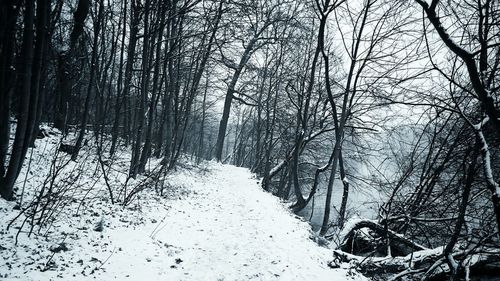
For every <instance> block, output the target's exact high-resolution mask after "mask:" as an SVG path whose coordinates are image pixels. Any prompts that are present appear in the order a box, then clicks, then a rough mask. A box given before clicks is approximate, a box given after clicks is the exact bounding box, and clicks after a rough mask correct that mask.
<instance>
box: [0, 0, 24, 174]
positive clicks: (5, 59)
mask: <svg viewBox="0 0 500 281" xmlns="http://www.w3.org/2000/svg"><path fill="white" fill-rule="evenodd" d="M17 2H18V1H15V0H6V1H1V3H0V15H1V18H2V21H3V24H2V25H0V179H1V178H2V177H3V176H4V175H5V171H6V166H5V165H6V163H5V161H6V160H7V153H8V149H9V138H10V96H11V91H12V87H13V85H14V83H12V81H14V80H15V79H13V78H14V76H15V73H14V69H13V67H12V65H13V60H14V43H15V40H14V38H15V34H16V28H15V27H16V21H17V16H18V13H19V7H20V5H19V4H18V3H17Z"/></svg>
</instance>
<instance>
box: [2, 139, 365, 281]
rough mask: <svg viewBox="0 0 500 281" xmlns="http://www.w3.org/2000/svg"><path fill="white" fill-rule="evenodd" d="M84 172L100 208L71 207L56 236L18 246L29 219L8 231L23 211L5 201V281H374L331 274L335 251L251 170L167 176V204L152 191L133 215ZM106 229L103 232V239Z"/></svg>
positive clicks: (36, 165)
mask: <svg viewBox="0 0 500 281" xmlns="http://www.w3.org/2000/svg"><path fill="white" fill-rule="evenodd" d="M56 140H57V137H48V138H45V139H43V140H41V143H42V145H38V147H37V148H36V149H35V150H34V153H33V154H34V155H35V156H34V159H33V161H32V163H31V170H32V171H35V172H34V173H28V174H29V176H28V177H27V179H28V181H27V184H26V190H27V194H30V193H29V192H28V191H29V190H32V192H31V195H26V198H33V194H35V193H34V189H35V188H36V187H35V186H36V184H37V183H40V182H43V180H44V179H45V177H46V174H44V173H46V172H47V171H48V170H49V167H50V165H48V163H50V161H51V157H46V156H45V157H44V156H43V155H44V153H42V152H43V151H45V152H47V151H51V150H52V149H53V148H54V147H55V146H56V145H57V141H56ZM29 153H30V152H28V154H29ZM82 154H83V153H82ZM127 157H129V155H125V156H124V158H123V159H126V158H127ZM123 159H122V160H123ZM26 162H27V161H26ZM116 162H117V163H118V164H116V165H115V166H113V169H110V174H108V177H110V178H111V181H112V182H113V183H119V182H122V183H123V181H125V179H124V178H125V177H124V176H123V175H122V173H123V171H126V166H125V165H124V164H123V163H125V161H122V162H120V161H116ZM157 162H159V161H156V162H153V163H152V164H151V165H152V166H153V167H154V165H156V164H157ZM120 163H121V164H120ZM76 165H77V163H70V164H68V165H67V167H70V166H71V167H72V168H74V166H76ZM84 165H87V166H86V169H84V170H83V171H84V172H83V173H81V175H80V176H81V178H79V179H78V182H79V183H81V185H80V186H81V187H82V192H84V193H90V194H91V195H87V196H89V198H93V200H88V202H87V203H86V204H85V205H84V206H83V207H81V208H79V207H80V203H81V202H80V201H78V200H75V202H72V203H68V204H69V205H68V206H67V207H66V208H65V209H64V211H63V212H61V214H60V215H59V216H58V219H57V221H55V222H53V223H51V224H50V226H51V227H50V228H43V229H42V231H41V232H40V234H36V232H35V233H34V235H32V236H31V237H28V236H27V235H26V232H25V231H23V232H22V233H21V234H20V235H19V237H18V238H19V243H18V245H17V246H15V245H14V242H15V236H16V233H17V228H16V227H18V226H19V225H20V223H21V222H22V219H20V220H18V221H16V223H15V224H14V225H13V227H11V228H10V229H9V230H6V225H7V223H8V222H10V221H11V220H12V218H13V217H14V216H16V215H17V214H18V212H19V211H15V210H13V207H14V205H15V203H14V202H5V201H4V200H0V234H1V236H2V239H1V240H0V279H2V277H3V279H2V280H336V281H343V280H366V279H365V278H364V277H363V276H361V275H359V274H356V273H354V272H353V271H352V270H350V269H348V268H346V267H347V266H345V265H344V266H342V267H341V268H338V269H332V268H330V267H329V266H328V262H329V261H331V260H332V259H333V255H332V251H331V250H330V249H327V248H324V247H320V246H318V245H317V244H316V243H315V242H313V241H312V240H311V236H312V232H311V227H310V225H309V224H308V223H307V222H304V221H302V220H301V219H298V217H296V216H294V215H293V214H292V213H291V212H290V211H289V210H288V209H287V208H286V206H285V204H284V203H283V202H280V201H279V199H277V198H276V197H274V196H272V195H271V194H269V193H266V192H264V191H262V189H261V187H260V185H259V182H258V180H257V179H256V178H255V177H254V175H252V174H251V173H250V172H249V171H248V170H247V169H244V168H237V167H234V166H229V165H221V164H217V163H214V162H208V163H205V164H202V167H200V166H195V165H192V164H189V163H184V164H183V165H182V167H180V168H179V169H178V170H177V171H176V172H172V173H171V174H169V175H168V176H167V178H166V182H167V183H168V186H169V187H170V188H169V190H166V192H165V194H166V195H164V196H159V195H156V194H155V193H154V190H153V189H152V188H151V189H147V190H145V191H144V192H143V193H141V194H140V195H139V196H138V197H137V198H136V200H135V201H133V203H132V204H130V205H129V206H127V207H123V206H121V205H119V204H115V205H111V204H110V203H109V201H106V200H105V198H106V195H107V189H106V186H105V185H104V183H103V180H102V176H100V178H99V180H97V182H96V183H94V184H93V185H92V189H88V190H87V189H85V188H84V187H85V184H90V180H91V179H92V177H94V178H95V177H99V173H98V172H99V171H100V170H99V168H98V167H97V165H98V163H96V162H95V161H92V160H91V159H88V161H85V164H84ZM92 165H94V166H92ZM68 169H69V168H68ZM120 169H121V171H120ZM112 171H115V172H112ZM62 174H65V172H64V171H63V172H62ZM68 175H69V173H68ZM24 177H26V174H25V172H23V174H21V176H20V179H24ZM65 180H67V179H66V178H65ZM140 180H141V179H140V178H138V179H137V181H140ZM115 188H116V186H115ZM25 201H28V200H25ZM77 213H78V215H76V214H77ZM21 218H23V216H21ZM96 225H102V228H103V229H102V232H99V231H95V230H94V229H95V228H96ZM28 228H29V227H28ZM35 229H37V228H35ZM24 230H26V227H25V229H24ZM45 234H46V235H45ZM59 245H61V246H64V247H67V249H64V247H58V246H59ZM51 248H52V250H55V249H56V248H61V249H62V250H61V251H59V252H57V253H56V252H51V250H50V249H51Z"/></svg>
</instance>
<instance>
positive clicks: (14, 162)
mask: <svg viewBox="0 0 500 281" xmlns="http://www.w3.org/2000/svg"><path fill="white" fill-rule="evenodd" d="M34 19H35V3H34V2H33V1H26V3H25V11H24V20H23V23H24V30H23V44H22V47H21V54H20V56H19V66H18V68H19V72H18V75H17V81H16V89H15V93H16V95H17V96H18V97H20V102H19V116H18V120H17V127H16V135H15V138H14V143H13V145H12V153H11V157H10V161H9V166H8V169H7V172H6V174H5V176H4V177H2V179H1V181H0V194H1V195H2V197H3V198H5V199H7V200H12V199H13V195H14V194H13V191H14V189H13V188H14V183H15V181H16V179H17V176H18V175H19V172H20V168H21V166H22V164H23V161H24V156H25V153H26V150H27V149H26V148H25V145H26V144H27V143H28V144H29V140H30V133H29V132H28V129H29V128H30V127H31V126H30V124H29V123H28V122H29V121H30V118H29V115H30V98H31V76H32V68H33V53H34V50H33V41H34V30H33V24H34ZM32 122H34V120H32ZM23 153H24V154H23Z"/></svg>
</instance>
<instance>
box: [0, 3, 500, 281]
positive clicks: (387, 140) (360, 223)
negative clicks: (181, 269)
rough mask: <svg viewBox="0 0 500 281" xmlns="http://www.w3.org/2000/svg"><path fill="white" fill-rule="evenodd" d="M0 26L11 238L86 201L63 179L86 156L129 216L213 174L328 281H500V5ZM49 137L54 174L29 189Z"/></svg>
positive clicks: (252, 11)
mask: <svg viewBox="0 0 500 281" xmlns="http://www.w3.org/2000/svg"><path fill="white" fill-rule="evenodd" d="M0 19H1V21H2V22H1V24H0V194H1V197H2V198H3V199H0V200H4V201H8V202H12V204H13V206H14V207H13V208H10V209H8V210H7V211H6V212H7V213H11V212H19V215H16V216H15V219H14V220H16V221H17V222H22V225H21V226H20V227H18V229H17V230H16V231H18V232H25V231H27V232H29V234H30V235H31V233H32V232H37V231H36V229H38V228H40V229H42V228H43V227H44V226H46V225H48V224H50V223H51V222H52V221H53V220H56V219H57V216H58V214H59V213H60V211H61V210H62V209H64V208H66V207H67V206H68V205H67V202H70V201H72V200H73V201H75V202H76V201H78V202H80V203H82V202H86V201H85V200H88V201H90V200H93V199H91V198H88V197H78V198H76V197H73V198H72V197H71V196H72V195H71V194H73V191H74V190H76V189H79V188H80V187H79V185H78V184H77V183H78V179H77V178H64V177H63V176H62V175H61V173H60V172H61V171H62V170H63V169H66V167H69V166H67V165H73V166H78V165H79V164H82V165H81V166H79V167H80V168H81V169H84V168H82V167H83V163H85V161H86V159H87V158H89V157H92V158H93V159H95V162H93V163H94V164H93V165H94V166H92V168H91V169H95V170H96V173H97V171H98V173H99V175H100V176H99V177H102V180H103V181H102V186H103V187H104V189H105V190H106V193H105V196H104V197H105V200H106V201H105V202H106V204H108V205H113V206H115V205H116V206H122V207H123V208H125V207H126V206H130V205H131V204H135V203H134V201H135V200H138V198H139V197H140V196H141V194H144V193H156V194H160V195H161V194H163V192H164V191H165V190H168V189H172V188H175V187H172V186H171V185H169V182H168V179H167V178H168V175H169V174H171V173H174V172H175V171H177V170H179V169H184V168H185V166H186V165H187V164H185V163H187V162H189V163H192V165H194V166H199V165H203V163H207V162H217V163H222V164H229V165H234V166H237V167H244V168H247V169H248V170H249V171H251V172H252V173H253V174H254V175H255V177H256V178H258V179H259V184H260V187H261V188H262V190H264V191H265V192H267V193H269V194H272V195H273V196H275V197H277V198H279V199H280V200H281V201H282V202H284V203H285V204H287V206H288V208H289V210H290V212H292V213H293V214H296V215H297V216H298V217H300V218H301V219H302V220H305V221H307V222H308V223H309V224H310V225H311V228H312V230H311V232H312V233H313V234H314V235H313V236H314V240H315V241H316V242H317V243H318V244H320V245H329V246H328V247H329V249H331V255H332V260H331V262H330V266H331V267H333V268H339V267H340V266H341V264H349V265H350V267H352V269H353V270H356V271H357V272H360V273H361V274H363V275H364V276H366V277H367V278H371V279H373V280H500V236H499V230H500V185H499V184H500V180H499V178H500V2H499V1H496V0H447V1H444V0H411V1H402V0H302V1H299V0H95V1H90V0H70V1H64V0H36V1H35V0H2V1H1V2H0ZM49 128H50V129H49ZM52 132H57V133H52ZM50 134H57V138H58V140H59V141H58V143H57V149H56V150H55V151H47V152H46V153H45V154H43V157H47V158H48V159H54V160H53V161H52V164H51V167H50V168H49V167H47V169H48V170H50V171H49V174H50V175H49V176H47V179H46V180H45V182H44V183H43V186H42V187H41V188H34V187H30V185H29V184H26V178H27V177H26V176H25V175H28V174H29V173H28V172H27V171H28V170H27V169H30V168H29V167H30V165H31V160H30V153H31V154H32V151H33V149H34V148H35V147H37V145H38V144H39V142H40V141H41V140H43V139H44V138H47V137H49V135H50ZM38 147H39V146H38ZM123 151H128V152H127V153H130V157H129V158H127V161H126V162H120V167H121V169H122V171H121V172H122V174H123V175H124V182H123V183H121V184H120V185H113V182H114V181H113V175H114V174H113V169H114V168H112V167H114V166H113V163H117V161H118V160H117V159H121V158H120V154H121V153H122V152H123ZM61 155H65V157H66V156H67V157H69V159H67V161H66V160H65V161H63V162H64V163H63V162H58V160H57V159H59V158H58V157H62V156H61ZM152 161H156V162H158V163H159V164H158V165H156V166H154V167H152V165H151V163H152ZM156 162H155V163H156ZM85 165H87V164H85ZM85 167H86V166H85ZM85 169H87V168H85ZM228 176H231V175H228ZM23 183H24V184H23ZM153 186H154V188H152V187H153ZM29 190H31V191H29ZM250 197H251V195H250ZM68 204H69V203H68ZM82 204H84V203H82ZM9 206H10V205H9ZM16 214H17V213H16ZM12 223H14V222H13V221H11V222H10V223H9V225H8V226H7V225H6V226H4V227H10V226H11V224H12ZM171 227H173V228H175V225H172V226H171ZM1 237H2V235H0V240H1V239H2V238H1ZM16 239H17V238H16ZM283 239H286V237H283ZM0 249H2V248H1V247H0ZM295 258H296V259H299V260H300V258H301V257H300V256H297V257H295ZM0 277H1V276H0ZM167 280H168V279H167Z"/></svg>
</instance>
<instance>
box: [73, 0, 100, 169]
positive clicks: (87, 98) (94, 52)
mask: <svg viewBox="0 0 500 281" xmlns="http://www.w3.org/2000/svg"><path fill="white" fill-rule="evenodd" d="M103 17H104V0H100V1H99V11H98V15H97V20H96V22H95V24H94V42H93V49H92V57H91V60H90V77H89V85H88V87H87V94H86V95H85V104H84V109H83V115H82V117H81V118H82V119H81V123H80V133H79V134H78V139H77V140H76V144H75V150H74V152H73V154H72V155H71V159H72V160H73V161H74V160H76V159H77V158H78V153H79V152H80V149H81V147H82V143H83V138H84V137H85V131H86V130H87V120H88V118H89V114H90V113H89V111H90V101H91V100H92V94H93V92H94V87H95V85H94V84H95V80H96V78H95V77H96V71H97V68H98V65H97V55H98V53H97V50H98V48H99V47H98V43H99V33H100V31H101V23H102V21H103Z"/></svg>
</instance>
